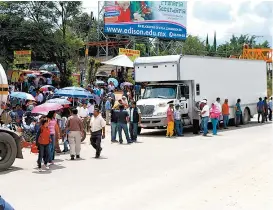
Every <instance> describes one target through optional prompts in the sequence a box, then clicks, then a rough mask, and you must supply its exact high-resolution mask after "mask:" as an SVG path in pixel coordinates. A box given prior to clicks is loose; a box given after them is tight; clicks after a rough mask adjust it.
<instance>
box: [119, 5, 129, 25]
mask: <svg viewBox="0 0 273 210" xmlns="http://www.w3.org/2000/svg"><path fill="white" fill-rule="evenodd" d="M119 12H120V14H119V16H118V22H130V21H131V11H130V9H126V10H125V11H124V9H122V8H120V9H119Z"/></svg>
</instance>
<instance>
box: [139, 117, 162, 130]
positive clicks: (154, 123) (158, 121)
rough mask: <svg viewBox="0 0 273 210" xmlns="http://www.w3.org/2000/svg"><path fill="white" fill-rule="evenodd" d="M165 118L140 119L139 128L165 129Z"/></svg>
mask: <svg viewBox="0 0 273 210" xmlns="http://www.w3.org/2000/svg"><path fill="white" fill-rule="evenodd" d="M166 126H167V117H163V118H141V128H165V127H166Z"/></svg>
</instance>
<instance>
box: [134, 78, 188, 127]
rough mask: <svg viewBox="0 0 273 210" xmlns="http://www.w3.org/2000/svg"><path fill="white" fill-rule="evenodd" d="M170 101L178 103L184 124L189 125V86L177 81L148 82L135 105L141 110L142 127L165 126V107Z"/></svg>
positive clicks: (166, 107)
mask: <svg viewBox="0 0 273 210" xmlns="http://www.w3.org/2000/svg"><path fill="white" fill-rule="evenodd" d="M170 103H174V104H179V105H180V108H181V111H182V119H183V124H184V126H187V125H191V118H190V115H189V110H190V106H189V86H188V85H187V84H184V83H177V82H157V83H150V84H148V85H147V86H146V87H145V90H144V93H143V95H142V97H141V99H140V100H139V101H137V107H138V108H139V109H140V111H141V116H142V120H141V126H142V127H143V128H165V127H166V126H167V109H168V107H169V104H170Z"/></svg>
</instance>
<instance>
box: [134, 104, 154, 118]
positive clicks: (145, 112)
mask: <svg viewBox="0 0 273 210" xmlns="http://www.w3.org/2000/svg"><path fill="white" fill-rule="evenodd" d="M137 107H138V108H139V109H140V112H141V115H142V116H153V113H154V109H155V106H153V105H146V106H143V105H138V106H137Z"/></svg>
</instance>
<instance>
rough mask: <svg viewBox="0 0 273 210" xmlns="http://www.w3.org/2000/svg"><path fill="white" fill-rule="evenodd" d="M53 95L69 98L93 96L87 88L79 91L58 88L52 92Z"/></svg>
mask: <svg viewBox="0 0 273 210" xmlns="http://www.w3.org/2000/svg"><path fill="white" fill-rule="evenodd" d="M54 96H65V97H71V98H94V97H93V96H92V94H91V93H90V92H89V91H87V90H84V91H81V90H65V89H60V90H57V91H56V92H55V93H54Z"/></svg>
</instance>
